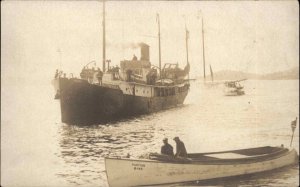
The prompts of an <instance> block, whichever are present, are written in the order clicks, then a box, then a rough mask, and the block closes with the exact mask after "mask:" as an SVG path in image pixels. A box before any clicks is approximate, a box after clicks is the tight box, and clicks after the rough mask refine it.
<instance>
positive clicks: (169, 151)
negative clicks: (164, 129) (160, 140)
mask: <svg viewBox="0 0 300 187" xmlns="http://www.w3.org/2000/svg"><path fill="white" fill-rule="evenodd" d="M161 154H164V155H169V156H174V152H173V147H172V146H171V145H170V144H168V143H167V144H165V145H163V146H162V147H161Z"/></svg>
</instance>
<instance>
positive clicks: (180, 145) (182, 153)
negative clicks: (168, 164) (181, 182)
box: [175, 140, 187, 158]
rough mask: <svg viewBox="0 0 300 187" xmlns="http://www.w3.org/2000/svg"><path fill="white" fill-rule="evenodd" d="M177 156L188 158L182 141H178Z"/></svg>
mask: <svg viewBox="0 0 300 187" xmlns="http://www.w3.org/2000/svg"><path fill="white" fill-rule="evenodd" d="M175 156H180V157H184V158H186V157H187V152H186V149H185V146H184V143H183V142H182V141H180V140H178V141H176V154H175Z"/></svg>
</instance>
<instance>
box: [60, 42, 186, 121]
mask: <svg viewBox="0 0 300 187" xmlns="http://www.w3.org/2000/svg"><path fill="white" fill-rule="evenodd" d="M140 47H141V58H140V59H139V60H137V59H136V57H134V58H133V59H132V60H125V61H121V63H120V66H121V68H120V69H119V68H118V67H115V68H110V69H108V71H107V72H105V73H104V74H103V76H101V75H100V76H99V74H101V71H98V70H95V69H88V68H84V69H83V70H82V72H81V79H78V78H60V79H59V81H60V82H62V83H63V84H59V86H60V105H61V116H62V122H64V123H70V124H96V123H106V122H109V121H112V120H117V119H121V118H124V117H128V116H134V115H140V114H147V113H151V112H156V111H160V110H164V109H168V108H171V107H176V106H178V105H181V104H183V102H184V99H185V97H186V96H187V94H188V90H189V86H190V84H189V82H188V80H185V79H184V77H185V76H187V74H188V72H189V65H187V66H186V67H185V68H184V69H180V68H178V65H177V64H165V66H164V68H163V69H162V70H161V79H159V77H160V75H159V73H158V69H157V68H155V67H154V66H151V63H150V61H149V46H148V45H147V44H144V43H142V44H140Z"/></svg>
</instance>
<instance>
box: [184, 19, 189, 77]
mask: <svg viewBox="0 0 300 187" xmlns="http://www.w3.org/2000/svg"><path fill="white" fill-rule="evenodd" d="M188 39H189V31H188V30H187V28H186V25H185V46H186V64H187V65H189V46H188ZM188 80H190V72H189V73H188Z"/></svg>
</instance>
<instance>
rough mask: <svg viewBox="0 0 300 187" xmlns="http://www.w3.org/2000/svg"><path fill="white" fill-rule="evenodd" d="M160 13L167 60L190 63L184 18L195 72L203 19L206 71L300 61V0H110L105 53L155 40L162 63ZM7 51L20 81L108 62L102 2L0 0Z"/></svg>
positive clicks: (111, 55)
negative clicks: (157, 16) (105, 40)
mask: <svg viewBox="0 0 300 187" xmlns="http://www.w3.org/2000/svg"><path fill="white" fill-rule="evenodd" d="M156 13H159V14H160V22H161V37H162V39H161V45H162V62H163V63H164V62H168V63H176V62H178V63H179V64H180V66H181V67H183V66H184V65H185V63H186V51H185V23H186V26H187V28H188V30H189V31H190V38H189V49H190V50H189V59H190V63H191V75H192V76H195V75H202V72H203V66H202V63H203V61H202V50H203V49H202V35H201V18H203V22H204V40H205V56H206V59H205V60H206V64H207V70H208V68H209V64H210V65H211V66H212V68H213V70H214V71H219V70H225V69H228V70H240V71H245V72H252V73H269V72H274V71H281V70H286V69H289V68H292V67H294V66H298V65H299V64H298V62H299V18H298V15H299V6H298V3H297V1H221V2H219V1H218V2H217V1H204V2H195V1H187V2H186V1H175V2H167V1H160V2H157V1H141V2H140V1H113V2H112V1H108V2H106V16H107V20H106V21H107V25H106V26H107V30H106V36H107V55H106V56H107V59H111V60H112V64H113V65H117V64H119V62H120V60H122V59H131V58H132V56H133V53H135V54H136V55H137V56H138V57H139V56H140V54H139V51H138V50H137V49H135V50H133V49H129V48H124V46H128V44H129V43H134V42H145V43H147V44H149V45H150V61H151V62H152V63H153V64H156V65H157V64H158V40H157V32H158V31H157V22H156ZM59 51H61V52H59ZM1 54H2V55H1V62H2V63H1V66H2V81H5V80H7V79H11V78H12V75H13V74H14V78H13V79H15V81H18V80H23V81H24V80H26V79H28V80H31V79H36V78H38V79H44V80H50V79H51V78H52V77H53V75H54V71H55V69H56V68H60V67H61V68H63V70H65V71H66V72H68V73H71V72H74V73H75V74H76V75H78V74H79V72H80V70H81V68H82V67H83V66H84V65H85V64H87V63H88V62H90V61H92V60H96V61H97V63H98V64H99V65H100V67H102V65H101V62H102V2H100V1H26V2H21V1H5V2H3V1H2V2H1ZM15 76H16V77H15Z"/></svg>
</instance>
